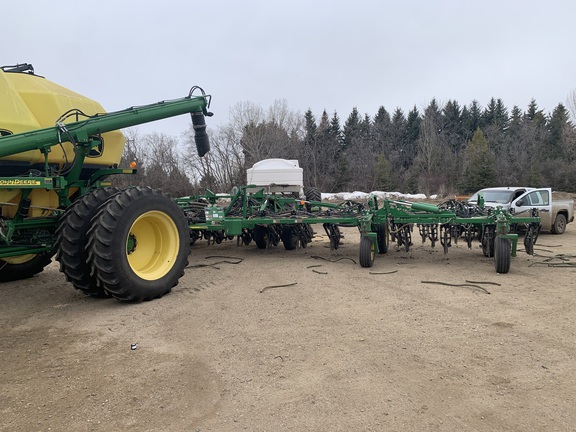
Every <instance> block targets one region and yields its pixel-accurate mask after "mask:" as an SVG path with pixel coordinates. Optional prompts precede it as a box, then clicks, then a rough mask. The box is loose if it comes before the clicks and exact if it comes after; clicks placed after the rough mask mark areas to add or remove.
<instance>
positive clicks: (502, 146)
mask: <svg viewBox="0 0 576 432" xmlns="http://www.w3.org/2000/svg"><path fill="white" fill-rule="evenodd" d="M574 100H576V97H575V98H574ZM568 105H569V108H573V107H572V105H571V104H570V103H569V104H568ZM575 114H576V113H575ZM209 134H210V140H211V147H212V148H211V151H210V153H208V154H207V155H206V156H204V157H203V158H200V157H198V156H197V154H196V150H195V144H194V141H193V129H192V127H190V129H189V130H188V131H185V132H184V133H183V134H182V142H180V141H179V140H177V139H175V138H172V137H167V136H165V135H162V134H148V135H145V136H143V137H141V136H139V135H138V133H137V131H136V130H134V129H129V130H128V133H127V145H126V148H125V151H124V155H123V164H124V165H128V164H129V163H130V161H132V160H136V161H137V162H138V165H139V170H140V171H139V174H138V175H137V176H136V178H130V179H119V180H117V181H118V182H120V186H122V185H123V184H122V183H124V185H127V183H128V182H130V183H131V184H134V183H137V184H141V185H152V186H155V187H160V188H162V189H165V190H167V191H169V192H170V193H172V194H173V195H176V196H184V195H189V194H194V193H202V191H203V190H204V189H205V188H209V189H210V190H212V191H215V192H230V191H231V190H232V188H233V187H234V186H239V185H243V184H245V183H246V169H247V168H250V167H251V166H252V165H253V164H254V163H255V162H258V161H260V160H262V159H267V158H283V159H296V160H298V161H299V164H300V167H302V168H303V171H304V184H305V186H311V187H316V188H319V189H320V190H321V191H322V192H342V191H354V190H358V191H366V192H369V191H374V190H382V191H399V192H403V193H425V194H427V195H430V194H439V195H442V196H448V195H451V194H469V193H472V192H474V191H476V190H478V189H480V188H482V187H490V186H508V185H509V186H514V185H524V186H533V187H552V188H553V189H554V190H561V191H565V192H576V127H575V126H574V124H573V123H572V122H571V120H570V112H569V110H568V108H567V107H566V106H565V105H563V104H561V103H559V104H558V105H557V106H556V107H555V108H554V110H553V111H552V112H551V113H545V112H544V111H543V110H541V109H540V108H539V107H538V105H537V103H536V101H535V100H532V101H531V102H530V103H529V105H528V106H527V108H526V109H525V110H522V109H520V108H519V107H517V106H514V107H513V108H512V109H508V108H507V107H506V106H505V105H504V103H503V101H502V100H501V99H495V98H492V99H491V100H490V102H489V103H488V105H487V106H485V107H482V106H480V104H479V103H478V102H477V101H473V102H472V103H471V104H469V105H460V104H459V103H458V102H457V101H454V100H449V101H448V102H446V103H445V104H439V103H438V102H437V101H436V100H435V99H432V100H431V101H430V103H429V104H428V105H427V106H426V107H425V108H423V109H422V110H418V109H417V108H416V107H414V108H413V109H411V110H410V111H408V112H407V113H405V112H404V111H403V110H402V109H400V108H396V109H395V110H394V111H392V112H389V111H387V110H386V109H385V108H384V106H381V107H380V108H379V109H378V111H377V112H376V113H375V114H374V115H373V116H371V115H369V114H367V113H366V114H363V115H362V114H360V113H359V112H358V110H357V109H356V108H353V109H352V112H351V113H350V114H349V115H348V117H347V118H346V120H345V121H344V122H343V123H342V122H341V119H340V117H339V115H338V114H337V113H336V112H334V113H332V114H331V115H329V114H328V113H327V112H326V111H323V112H322V113H321V114H320V116H319V117H318V118H317V117H316V116H315V115H314V113H313V112H312V111H311V110H310V109H309V110H308V111H306V113H305V114H304V115H301V114H298V113H295V112H293V111H292V110H290V108H289V107H288V104H287V102H286V101H285V100H278V101H275V102H274V104H273V105H272V106H271V107H269V108H268V109H267V110H264V109H263V108H262V107H261V106H259V105H256V104H253V103H250V102H241V103H238V104H237V105H236V106H235V107H234V108H233V109H232V110H231V115H230V120H229V122H228V123H227V124H225V125H224V126H220V127H218V128H217V129H216V130H209Z"/></svg>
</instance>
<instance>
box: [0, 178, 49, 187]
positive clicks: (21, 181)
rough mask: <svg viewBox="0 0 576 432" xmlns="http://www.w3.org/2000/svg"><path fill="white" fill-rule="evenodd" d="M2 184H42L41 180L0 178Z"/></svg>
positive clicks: (0, 184)
mask: <svg viewBox="0 0 576 432" xmlns="http://www.w3.org/2000/svg"><path fill="white" fill-rule="evenodd" d="M0 186H40V180H28V179H0Z"/></svg>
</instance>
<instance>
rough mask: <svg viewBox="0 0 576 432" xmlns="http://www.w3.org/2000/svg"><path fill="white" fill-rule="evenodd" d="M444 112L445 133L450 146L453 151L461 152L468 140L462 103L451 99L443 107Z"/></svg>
mask: <svg viewBox="0 0 576 432" xmlns="http://www.w3.org/2000/svg"><path fill="white" fill-rule="evenodd" d="M442 114H443V117H444V125H443V133H444V135H445V136H446V140H447V142H448V146H449V147H450V149H451V150H452V151H453V152H455V153H456V152H459V151H460V150H461V148H462V147H464V143H465V142H466V141H465V138H464V137H465V133H464V130H463V127H462V112H461V110H460V105H458V102H456V101H452V100H449V101H448V102H446V105H445V106H444V108H443V109H442Z"/></svg>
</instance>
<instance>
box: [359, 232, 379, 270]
mask: <svg viewBox="0 0 576 432" xmlns="http://www.w3.org/2000/svg"><path fill="white" fill-rule="evenodd" d="M375 255H376V248H375V247H374V241H373V240H372V238H371V237H366V236H363V237H362V238H360V265H361V266H362V267H372V266H373V265H374V257H375Z"/></svg>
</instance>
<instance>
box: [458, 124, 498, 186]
mask: <svg viewBox="0 0 576 432" xmlns="http://www.w3.org/2000/svg"><path fill="white" fill-rule="evenodd" d="M495 160H496V158H495V156H494V155H493V154H492V152H491V151H490V148H489V146H488V141H486V138H485V136H484V133H483V132H482V130H481V129H480V128H478V129H476V132H474V135H472V139H471V140H470V141H469V142H468V144H467V146H466V170H465V174H464V178H463V179H462V182H461V184H462V187H463V189H464V192H465V193H474V192H476V191H477V190H479V189H482V188H486V187H491V186H495V185H496V171H495V169H494V162H495Z"/></svg>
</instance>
